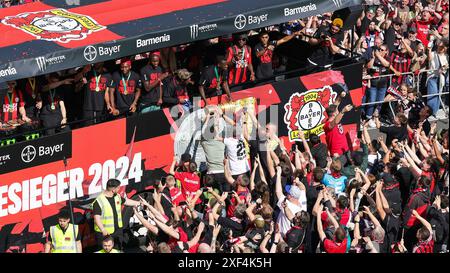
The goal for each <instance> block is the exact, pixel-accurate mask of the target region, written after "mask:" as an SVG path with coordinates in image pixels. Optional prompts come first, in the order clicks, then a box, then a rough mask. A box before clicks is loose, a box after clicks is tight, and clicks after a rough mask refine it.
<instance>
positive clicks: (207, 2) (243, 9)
mask: <svg viewBox="0 0 450 273" xmlns="http://www.w3.org/2000/svg"><path fill="white" fill-rule="evenodd" d="M69 2H70V3H69ZM75 2H76V1H58V0H42V1H39V2H32V3H29V4H24V5H19V6H13V7H10V8H4V9H0V21H1V23H0V33H1V35H0V84H1V86H2V89H4V87H5V86H6V82H8V81H13V80H18V79H26V78H32V77H37V76H40V75H45V74H50V73H54V72H59V71H70V70H74V71H77V69H80V68H82V67H84V66H86V65H91V64H94V63H98V62H111V61H112V62H114V60H120V59H121V58H124V57H130V56H133V57H134V59H135V60H138V58H136V56H142V55H145V54H146V53H148V52H152V51H155V50H159V49H163V48H166V49H167V48H169V49H170V50H175V51H177V54H178V53H179V52H180V51H181V50H182V49H185V48H186V46H187V45H189V46H190V48H194V49H195V48H196V47H199V48H203V46H204V43H203V42H204V41H206V40H209V39H213V38H217V37H221V39H222V38H223V40H226V37H229V36H231V35H233V34H235V33H242V32H250V34H251V33H252V32H254V31H255V30H259V29H263V28H266V27H270V26H274V25H279V24H283V23H286V22H289V21H293V20H297V19H301V18H306V17H309V16H315V15H318V14H323V13H327V12H330V13H333V12H334V13H333V16H335V14H337V15H336V16H339V14H343V17H344V18H341V19H342V22H343V23H344V28H345V27H347V29H352V27H353V26H352V23H351V18H352V17H355V14H354V12H353V8H354V7H360V8H361V5H362V1H361V0H300V1H298V0H297V1H290V0H284V1H283V0H265V1H253V0H247V1H238V0H190V1H184V0H170V1H169V0H135V1H127V0H83V1H79V4H78V5H74V3H75ZM358 16H359V14H358V15H356V17H358ZM224 37H225V38H224ZM255 39H257V36H251V35H250V36H249V41H251V40H253V42H254V41H255ZM294 40H295V41H292V42H290V43H286V45H283V46H280V47H279V48H278V49H277V50H279V51H280V52H282V53H283V54H284V55H286V56H289V58H288V59H289V63H288V64H286V66H287V69H285V70H284V71H280V72H277V73H275V74H274V76H273V77H270V78H267V79H262V80H261V79H258V80H256V81H254V82H246V83H244V84H242V85H238V86H234V87H233V88H231V97H232V101H228V100H226V98H224V99H223V98H222V97H225V96H217V97H213V98H210V99H209V104H220V105H221V107H223V108H227V109H232V110H231V111H236V112H237V111H239V110H242V109H243V108H244V107H245V108H246V109H249V111H253V112H254V113H255V114H257V115H258V116H270V114H269V109H273V108H276V111H278V112H277V113H278V114H277V120H275V121H273V120H272V122H277V124H278V135H279V137H280V138H282V139H283V140H284V143H285V144H286V146H287V148H288V149H290V147H291V145H292V144H294V143H295V142H296V141H299V131H303V132H305V133H306V134H309V133H314V134H317V135H320V136H321V137H324V131H323V123H324V120H325V118H326V116H325V113H324V111H325V108H326V107H327V106H328V105H330V104H332V103H333V101H334V99H335V98H336V96H338V95H339V94H340V93H342V92H346V93H347V94H348V95H347V96H346V97H345V99H344V102H343V103H342V104H343V105H344V104H349V103H351V104H353V105H354V106H356V107H355V109H354V110H353V111H352V114H349V115H345V117H344V119H343V120H342V124H343V128H342V129H343V130H344V131H345V133H346V135H347V138H348V141H349V142H350V144H351V145H350V147H352V148H354V149H357V148H358V143H356V141H355V140H356V139H357V132H358V127H359V116H360V114H359V111H360V110H359V108H358V107H357V106H359V105H361V98H362V93H363V92H362V80H361V79H362V64H361V63H360V62H359V61H358V59H357V56H353V53H352V54H350V56H348V55H347V56H343V57H342V58H341V59H339V60H338V61H336V62H335V63H334V64H333V65H332V66H329V67H316V68H315V69H313V70H311V69H306V68H305V67H306V66H305V64H304V63H302V61H301V60H299V58H300V57H299V56H298V54H300V53H304V52H302V51H303V50H306V49H307V47H306V46H305V45H304V41H301V40H300V39H294ZM299 52H300V53H299ZM180 54H181V53H180ZM0 97H1V98H4V97H5V92H4V91H2V93H1V96H0ZM192 103H193V104H194V107H193V108H192V109H191V111H190V112H189V113H186V114H185V115H182V116H181V117H180V115H178V112H177V113H175V114H174V113H173V111H172V110H171V109H170V108H163V109H161V110H157V111H152V112H149V113H145V114H144V113H140V114H136V115H131V116H122V117H118V118H114V119H112V118H110V119H105V120H103V121H102V122H97V123H95V124H92V125H90V126H82V125H81V124H82V123H83V122H85V121H83V120H81V121H80V120H78V121H73V122H70V123H69V124H67V125H68V126H70V127H71V130H66V131H64V132H60V133H57V134H53V135H45V134H44V133H43V131H42V130H41V129H40V128H39V124H31V125H30V124H29V125H30V126H28V128H27V133H25V132H24V131H23V130H21V128H24V127H25V126H24V124H22V123H21V122H18V121H15V120H11V122H8V123H3V124H2V128H1V130H0V131H1V132H0V138H1V140H2V146H1V147H0V252H20V253H22V252H28V253H35V252H43V250H44V242H45V234H46V233H47V232H48V230H49V227H50V226H51V225H54V224H55V223H56V221H57V219H56V217H57V214H58V212H59V211H60V210H61V209H62V208H65V207H69V208H70V209H71V210H72V212H73V219H74V221H75V223H76V224H78V225H79V226H80V231H81V233H82V238H83V241H82V244H83V247H85V248H86V249H87V248H89V246H93V245H95V239H94V236H93V217H92V211H91V203H92V201H93V200H95V198H96V196H97V195H98V194H99V193H101V191H102V190H103V189H104V187H105V184H106V181H107V180H108V179H110V178H116V179H118V180H120V181H121V183H122V184H121V185H122V187H121V189H122V194H123V195H126V196H127V198H137V197H136V196H137V194H140V195H141V196H143V197H146V196H147V195H146V194H147V193H148V192H150V191H151V190H152V188H153V186H154V185H155V183H158V181H159V180H161V178H162V177H164V176H165V175H167V173H168V172H169V168H170V164H171V162H172V160H173V157H174V156H180V155H181V154H183V153H190V154H191V155H192V156H193V159H194V160H195V161H196V162H197V164H198V165H199V166H200V168H201V166H202V163H204V162H205V158H204V154H203V152H202V150H201V146H200V145H199V138H200V133H199V131H200V128H199V126H198V125H197V123H195V122H193V121H194V120H195V119H196V117H197V115H196V113H200V112H201V111H203V110H202V106H203V104H202V103H203V102H202V101H201V100H197V101H195V100H193V102H192ZM16 118H17V117H16ZM192 124H196V125H194V126H192ZM30 127H31V128H30ZM123 215H124V216H123V219H124V225H125V226H124V229H125V239H126V242H127V243H128V244H130V245H131V244H137V245H138V244H142V239H143V238H145V235H146V232H145V229H143V228H142V226H141V225H140V224H138V223H136V220H135V219H134V218H133V217H132V215H133V211H132V209H129V208H124V211H123Z"/></svg>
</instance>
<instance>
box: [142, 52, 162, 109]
mask: <svg viewBox="0 0 450 273" xmlns="http://www.w3.org/2000/svg"><path fill="white" fill-rule="evenodd" d="M168 76H169V73H167V72H165V73H162V68H161V66H160V55H159V52H153V53H152V54H151V55H150V62H149V63H148V64H147V65H146V66H144V67H143V68H142V69H141V81H142V84H143V87H144V88H143V92H142V94H141V103H140V106H141V113H148V112H150V111H155V110H159V109H160V108H161V105H162V103H163V83H162V82H163V81H164V79H165V78H167V77H168Z"/></svg>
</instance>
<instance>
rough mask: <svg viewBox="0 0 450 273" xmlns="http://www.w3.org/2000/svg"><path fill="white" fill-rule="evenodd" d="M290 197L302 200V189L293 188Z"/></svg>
mask: <svg viewBox="0 0 450 273" xmlns="http://www.w3.org/2000/svg"><path fill="white" fill-rule="evenodd" d="M289 195H290V196H292V197H293V198H295V199H299V198H300V188H299V187H297V186H292V187H291V189H290V190H289Z"/></svg>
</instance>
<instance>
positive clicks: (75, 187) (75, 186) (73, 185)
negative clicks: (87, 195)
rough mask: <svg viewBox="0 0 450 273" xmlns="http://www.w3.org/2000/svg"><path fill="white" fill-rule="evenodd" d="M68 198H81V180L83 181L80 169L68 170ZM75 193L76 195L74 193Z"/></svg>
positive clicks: (82, 173)
mask: <svg viewBox="0 0 450 273" xmlns="http://www.w3.org/2000/svg"><path fill="white" fill-rule="evenodd" d="M69 177H70V197H71V198H77V197H83V195H84V194H83V185H82V183H83V180H84V172H83V169H82V168H76V169H73V170H70V172H69ZM75 191H76V193H75Z"/></svg>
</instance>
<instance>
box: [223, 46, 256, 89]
mask: <svg viewBox="0 0 450 273" xmlns="http://www.w3.org/2000/svg"><path fill="white" fill-rule="evenodd" d="M239 52H243V54H242V57H241V58H239V57H238V56H237V55H238V53H239ZM227 62H228V63H229V64H231V65H230V66H229V74H228V84H229V85H237V84H241V83H244V82H246V81H248V79H249V75H248V74H249V68H248V67H249V65H251V63H252V49H251V48H250V47H249V46H247V45H245V46H244V47H243V48H241V49H240V48H238V46H236V45H234V46H231V47H229V48H228V49H227Z"/></svg>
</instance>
